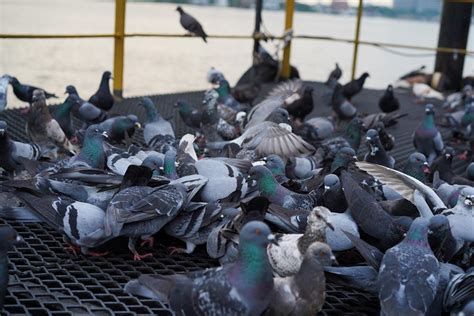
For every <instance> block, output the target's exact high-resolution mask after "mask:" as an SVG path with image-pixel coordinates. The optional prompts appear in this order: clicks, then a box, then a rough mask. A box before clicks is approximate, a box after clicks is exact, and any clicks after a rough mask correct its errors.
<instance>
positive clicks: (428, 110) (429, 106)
mask: <svg viewBox="0 0 474 316" xmlns="http://www.w3.org/2000/svg"><path fill="white" fill-rule="evenodd" d="M425 113H426V114H427V115H429V114H434V113H435V111H434V106H433V104H427V105H426V106H425Z"/></svg>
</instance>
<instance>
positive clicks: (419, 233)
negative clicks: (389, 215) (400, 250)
mask: <svg viewBox="0 0 474 316" xmlns="http://www.w3.org/2000/svg"><path fill="white" fill-rule="evenodd" d="M428 225H429V221H428V219H426V218H423V217H417V218H415V220H414V221H413V223H412V224H411V226H410V229H409V230H408V233H407V236H406V238H405V240H408V241H409V242H417V243H420V242H422V243H424V244H425V245H426V246H428V247H429V245H428Z"/></svg>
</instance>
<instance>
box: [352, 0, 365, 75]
mask: <svg viewBox="0 0 474 316" xmlns="http://www.w3.org/2000/svg"><path fill="white" fill-rule="evenodd" d="M363 8H364V4H363V0H359V6H358V7H357V20H356V30H355V36H354V54H353V56H352V74H351V78H352V79H353V80H354V78H355V75H356V67H357V55H358V54H359V35H360V20H361V19H362V10H363Z"/></svg>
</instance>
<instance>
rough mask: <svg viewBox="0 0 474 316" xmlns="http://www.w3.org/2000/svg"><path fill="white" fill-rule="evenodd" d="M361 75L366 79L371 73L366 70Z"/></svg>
mask: <svg viewBox="0 0 474 316" xmlns="http://www.w3.org/2000/svg"><path fill="white" fill-rule="evenodd" d="M360 77H361V78H363V79H366V78H368V77H370V75H369V73H368V72H364V73H363V74H362V76H360Z"/></svg>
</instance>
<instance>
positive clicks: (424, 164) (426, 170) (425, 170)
mask: <svg viewBox="0 0 474 316" xmlns="http://www.w3.org/2000/svg"><path fill="white" fill-rule="evenodd" d="M421 170H422V171H423V172H424V173H426V174H428V173H430V172H431V169H430V166H429V165H428V163H427V162H425V163H423V166H422V167H421Z"/></svg>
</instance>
